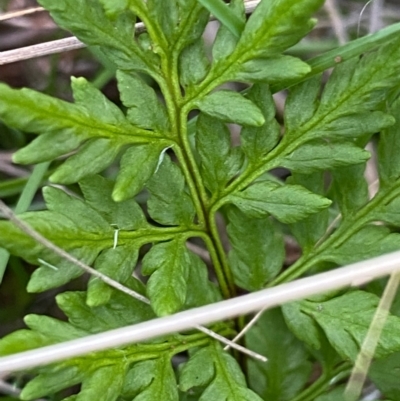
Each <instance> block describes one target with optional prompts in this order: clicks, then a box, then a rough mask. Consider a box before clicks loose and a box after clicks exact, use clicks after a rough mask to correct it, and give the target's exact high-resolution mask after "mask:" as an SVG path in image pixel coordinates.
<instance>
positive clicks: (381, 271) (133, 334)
mask: <svg viewBox="0 0 400 401" xmlns="http://www.w3.org/2000/svg"><path fill="white" fill-rule="evenodd" d="M399 266H400V251H398V252H392V253H390V254H387V255H383V256H378V257H376V258H372V259H369V260H366V261H362V262H357V263H353V264H351V265H348V266H345V267H341V268H338V269H335V270H332V271H328V272H325V273H320V274H317V275H314V276H312V277H305V278H302V279H298V280H294V281H292V282H290V283H285V284H281V285H279V286H276V287H273V288H268V289H265V290H262V291H257V292H253V293H251V294H247V295H243V296H240V297H236V298H232V299H228V300H225V301H220V302H217V303H214V304H211V305H206V306H202V307H199V308H195V309H191V310H188V311H184V312H179V313H176V314H174V315H172V316H166V317H162V318H157V319H153V320H149V321H146V322H142V323H138V324H135V325H132V326H127V327H122V328H119V329H115V330H110V331H107V332H103V333H99V334H93V335H90V336H87V337H83V338H79V339H76V340H71V341H67V342H64V343H61V344H54V345H49V346H46V347H43V348H39V349H35V350H31V351H25V352H21V353H18V354H15V355H9V356H5V357H0V375H1V374H2V373H3V372H7V373H9V372H13V371H18V370H26V369H30V368H33V367H37V366H43V365H48V364H50V363H54V362H57V361H62V360H64V359H69V358H73V357H78V356H82V355H86V354H88V353H90V352H96V351H102V350H105V349H109V348H116V347H120V346H124V345H127V344H135V343H138V342H141V341H148V340H151V339H152V338H156V337H160V336H163V335H167V334H171V333H177V332H182V331H185V330H190V329H193V328H194V327H195V326H196V325H199V324H201V325H205V324H211V323H214V322H220V321H224V320H228V319H232V318H234V317H237V316H243V315H246V314H249V313H253V312H257V311H259V310H260V309H263V308H265V309H267V308H272V307H276V306H279V305H282V304H284V303H287V302H292V301H298V300H300V299H305V298H308V297H310V296H312V295H317V294H323V293H326V292H328V291H331V290H336V289H339V288H344V287H348V286H357V285H358V283H359V282H360V280H361V279H363V282H364V284H365V283H368V282H370V281H373V280H375V279H377V278H379V277H384V276H387V275H389V274H392V273H395V272H399Z"/></svg>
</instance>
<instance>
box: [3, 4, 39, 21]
mask: <svg viewBox="0 0 400 401" xmlns="http://www.w3.org/2000/svg"><path fill="white" fill-rule="evenodd" d="M41 11H45V9H44V8H43V7H31V8H26V9H25V10H18V11H10V12H8V13H3V14H0V21H6V20H9V19H12V18H18V17H23V16H25V15H29V14H34V13H38V12H41Z"/></svg>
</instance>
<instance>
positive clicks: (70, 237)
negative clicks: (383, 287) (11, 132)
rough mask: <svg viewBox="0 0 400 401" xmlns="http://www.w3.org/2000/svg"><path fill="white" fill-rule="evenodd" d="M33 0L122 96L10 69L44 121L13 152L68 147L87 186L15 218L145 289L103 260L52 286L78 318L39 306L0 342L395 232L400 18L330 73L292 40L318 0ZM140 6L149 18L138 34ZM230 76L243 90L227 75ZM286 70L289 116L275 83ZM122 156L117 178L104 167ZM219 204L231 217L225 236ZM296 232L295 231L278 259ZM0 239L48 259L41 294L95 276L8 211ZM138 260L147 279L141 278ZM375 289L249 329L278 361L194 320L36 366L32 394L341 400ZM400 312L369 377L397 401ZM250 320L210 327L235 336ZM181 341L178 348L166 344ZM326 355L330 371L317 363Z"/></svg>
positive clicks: (62, 151) (195, 291) (27, 391)
mask: <svg viewBox="0 0 400 401" xmlns="http://www.w3.org/2000/svg"><path fill="white" fill-rule="evenodd" d="M39 3H40V4H41V5H42V6H44V7H45V8H47V9H48V10H49V11H50V13H51V15H52V17H53V18H54V20H55V21H56V22H57V24H58V25H59V26H61V27H62V28H65V29H66V30H68V31H70V32H72V33H73V34H74V35H76V36H77V37H78V38H79V39H80V40H82V41H83V42H85V43H86V44H87V45H89V46H93V47H96V49H97V51H98V52H99V53H100V54H102V55H103V57H104V58H106V59H108V60H109V61H110V62H112V63H114V64H115V67H116V68H117V81H118V88H119V92H120V99H121V102H122V105H123V108H122V109H120V108H119V107H117V106H116V105H115V104H114V103H112V102H110V101H109V100H108V99H107V98H106V97H105V96H104V95H103V94H102V93H101V92H100V91H99V90H98V89H96V88H95V87H94V86H92V85H91V84H90V83H89V82H87V81H86V80H85V79H83V78H73V79H72V90H73V95H74V100H75V101H74V103H69V102H65V101H61V100H59V99H56V98H52V97H49V96H47V95H44V94H41V93H38V92H35V91H33V90H29V89H21V90H15V89H12V88H10V87H8V86H6V85H4V84H0V94H1V96H0V118H1V120H2V121H3V122H4V123H5V124H6V125H8V126H10V127H12V128H15V129H18V130H21V131H25V132H30V133H33V134H36V135H37V137H36V138H35V139H34V140H33V141H32V142H30V143H29V144H28V145H27V146H26V147H24V148H22V149H20V150H19V151H18V152H17V153H16V154H15V155H14V160H15V162H17V163H22V164H36V163H40V162H46V161H52V160H54V159H55V158H57V157H59V156H64V157H65V161H64V162H63V163H62V164H61V165H60V166H59V167H58V168H57V169H56V170H55V171H53V172H52V175H51V176H50V181H51V182H53V183H57V184H63V185H65V186H66V185H69V184H75V183H77V184H78V185H79V191H78V190H77V188H78V187H77V186H74V187H73V188H74V190H75V191H76V193H77V195H76V196H73V195H71V193H70V192H68V193H67V192H65V191H63V190H62V189H60V188H59V187H57V188H55V187H51V186H49V187H45V188H44V189H43V196H44V199H45V202H46V205H47V210H45V211H37V212H29V213H25V214H22V215H21V216H20V217H21V219H23V220H25V221H26V222H27V223H29V224H30V225H31V226H32V227H34V228H35V229H36V230H37V231H38V232H40V233H41V234H42V235H43V236H45V237H46V238H48V239H49V240H50V241H52V242H53V243H54V244H56V245H58V246H59V247H61V248H63V249H65V250H66V251H68V252H69V253H70V254H72V255H74V256H75V257H76V258H78V259H80V260H81V261H83V262H85V263H86V264H89V265H92V266H94V268H95V269H97V270H99V271H101V272H102V273H104V274H106V275H107V276H109V277H111V278H113V279H114V280H116V281H118V282H120V283H122V284H123V285H125V286H126V287H129V288H131V289H132V290H134V291H136V292H138V293H140V294H143V295H145V296H146V297H147V298H148V299H149V300H150V304H144V303H142V302H140V301H139V300H137V299H134V298H131V297H129V296H128V295H126V294H124V293H121V292H118V291H117V290H115V289H114V288H111V287H109V286H108V285H107V284H105V283H104V282H102V281H100V280H98V279H94V278H92V279H90V280H89V282H88V286H87V290H86V291H81V292H66V293H62V294H59V295H58V296H57V304H58V306H59V307H60V309H61V310H62V311H63V312H64V313H65V315H66V316H67V318H68V321H67V322H65V321H61V320H57V319H55V318H50V317H46V316H39V315H28V316H26V318H25V323H26V325H27V326H28V329H25V330H19V331H17V332H14V333H12V334H10V335H8V336H6V337H5V338H4V339H2V340H1V341H0V354H1V355H8V354H13V353H15V352H19V351H24V350H28V349H34V348H37V347H41V346H44V345H48V344H54V343H57V342H61V341H66V340H70V339H76V338H80V337H83V336H86V335H88V334H91V333H98V332H102V331H105V330H109V329H113V328H117V327H123V326H126V325H129V324H134V323H138V322H143V321H146V320H149V319H152V318H154V317H156V316H165V315H169V314H173V313H175V312H178V311H181V310H185V309H189V308H192V307H196V306H201V305H205V304H209V303H213V302H217V301H218V300H221V299H223V298H231V297H234V296H236V294H237V293H238V289H239V291H240V292H243V291H256V290H259V289H262V288H264V287H266V286H273V285H277V284H280V283H284V282H288V281H291V280H294V279H296V278H298V277H300V276H302V275H305V274H313V273H315V272H319V271H324V270H327V269H332V268H334V267H335V266H340V265H344V264H347V263H351V262H354V261H358V260H362V259H367V258H370V257H373V256H377V255H380V254H383V253H385V252H390V251H394V250H398V249H399V248H400V235H399V234H398V233H397V231H398V227H400V212H399V210H400V197H399V195H400V100H399V97H398V94H399V89H400V73H399V71H400V39H399V36H398V35H397V38H396V37H395V38H394V39H392V38H391V37H388V39H387V40H386V41H385V43H384V44H383V45H382V44H381V45H380V46H379V49H378V50H374V49H372V48H373V47H374V46H373V45H374V42H373V41H372V42H371V44H370V45H371V46H370V48H369V49H367V50H371V51H370V52H367V53H365V54H363V55H362V56H361V54H360V53H361V52H364V51H365V50H366V48H365V46H364V47H363V46H361V45H360V47H357V46H356V45H354V46H353V45H352V44H350V45H349V46H348V47H347V48H346V49H347V50H346V51H347V53H343V54H346V55H347V54H348V55H349V57H343V59H342V60H341V59H336V64H337V65H336V67H335V68H334V71H333V73H332V74H331V76H330V78H329V80H328V81H327V82H324V83H322V78H321V75H320V74H319V73H320V72H321V71H322V69H321V65H322V64H318V63H315V64H316V65H317V64H318V65H317V67H315V69H312V68H311V66H312V63H310V65H311V66H310V65H309V64H307V63H306V62H304V61H302V60H300V59H298V58H295V57H292V56H288V55H285V54H284V52H285V51H286V50H287V49H288V48H290V47H291V46H293V45H294V44H296V43H297V42H299V41H300V40H301V39H302V38H303V37H304V36H305V35H307V33H308V32H309V31H310V30H311V29H312V28H313V26H314V24H315V20H313V19H312V18H311V17H312V15H313V14H314V13H315V12H316V11H317V10H318V9H319V8H320V7H321V5H322V3H323V1H322V0H263V1H261V3H260V4H259V6H258V7H257V8H256V10H255V11H254V13H253V14H252V15H251V16H249V17H248V18H246V16H245V10H244V3H243V0H232V1H231V2H230V5H229V12H227V13H224V7H222V8H221V7H216V8H215V9H214V8H213V4H214V5H217V6H218V2H213V1H205V0H204V1H197V0H175V1H166V0H147V1H146V2H145V1H142V0H119V1H116V0H57V1H54V0H39ZM220 6H221V4H220ZM210 10H212V11H213V13H214V14H215V15H217V16H219V15H221V18H220V20H221V21H222V24H221V27H220V28H219V30H218V34H217V36H216V39H215V41H214V43H213V45H212V49H211V53H210V54H209V53H208V52H207V50H206V47H205V44H204V41H203V38H202V34H203V32H204V29H205V26H206V24H207V22H208V20H209V17H210ZM227 10H228V9H226V7H225V11H227ZM221 13H222V14H221ZM137 20H140V21H142V22H143V23H144V25H145V28H146V31H140V32H136V33H135V23H136V22H137ZM380 40H381V39H380ZM381 42H382V40H381ZM381 42H379V43H381ZM355 43H356V42H355ZM363 43H364V42H363ZM377 43H378V41H377V42H376V43H375V45H376V44H377ZM350 50H351V51H350ZM337 55H340V50H339V51H338V53H337ZM326 62H328V64H325V65H326V67H324V68H328V67H329V66H332V65H334V64H335V61H334V58H333V57H330V56H329V57H328V58H327V59H326V60H325V63H326ZM318 68H319V70H318ZM228 82H242V83H245V84H248V85H249V89H248V90H247V91H246V92H245V93H238V92H235V91H233V90H229V89H226V86H225V87H224V88H225V89H220V88H221V85H224V84H226V83H228ZM287 87H288V88H289V95H288V98H287V101H286V105H285V109H284V116H283V121H280V122H278V121H277V120H276V117H275V115H276V112H275V104H274V100H273V97H272V93H273V92H274V91H275V89H276V88H287ZM154 88H156V89H154ZM160 94H161V95H162V96H160ZM192 111H197V112H198V113H197V114H194V113H191V112H192ZM193 115H196V117H194V118H192V116H193ZM227 123H235V124H238V125H239V126H240V127H241V131H240V145H238V144H237V145H235V146H233V145H232V141H231V134H230V131H229V129H228V126H227ZM377 133H379V136H377V138H376V141H379V150H378V159H379V160H378V163H379V178H380V188H379V191H378V193H377V194H376V196H375V197H374V198H373V199H370V198H369V196H368V187H367V183H366V180H365V178H364V171H365V165H366V161H367V160H368V159H369V157H370V154H369V152H367V151H365V150H364V147H365V145H366V144H367V143H368V142H369V141H370V139H371V137H372V135H374V134H377ZM116 161H118V162H119V169H118V173H117V174H116V175H115V178H114V179H111V178H109V177H105V176H104V175H103V176H102V175H100V174H101V173H102V172H103V171H104V170H105V169H107V168H108V167H109V166H110V165H111V164H113V163H115V162H116ZM277 167H284V168H286V169H288V171H290V173H291V174H290V177H289V178H287V179H286V180H281V179H278V178H276V177H274V176H273V175H271V174H269V172H270V171H271V170H273V169H275V168H277ZM143 194H147V196H142V195H143ZM137 195H140V196H139V197H137ZM217 213H219V214H220V216H222V217H223V220H224V222H225V224H226V228H227V234H228V238H229V242H230V250H229V252H226V251H225V248H224V246H223V241H222V238H221V230H219V229H218V227H217V224H216V214H217ZM339 214H340V216H341V218H340V219H335V221H336V223H335V224H334V226H332V224H331V223H332V221H333V220H334V218H335V217H337V216H338V215H339ZM377 221H379V222H383V223H385V224H379V225H377V224H374V223H375V222H377ZM330 226H331V227H330ZM116 230H118V236H117V240H116V237H115V234H116ZM284 234H285V235H291V236H293V237H294V238H295V239H296V241H297V242H298V244H299V245H300V247H301V249H302V254H301V257H300V258H299V259H298V260H297V261H296V262H295V263H294V264H293V265H291V266H289V267H288V268H285V269H284V268H283V265H284V259H285V250H284ZM192 239H196V240H199V239H200V240H201V241H202V243H203V244H204V245H205V246H206V248H207V250H208V252H209V255H210V259H211V262H210V265H211V269H210V266H206V264H205V262H204V261H203V260H202V259H201V258H200V257H199V256H198V255H196V254H195V253H193V251H192V250H190V249H192V248H188V247H187V243H188V241H189V240H192ZM0 245H1V246H2V247H4V248H6V249H7V250H8V251H9V252H11V253H12V254H14V255H17V256H19V257H21V258H23V259H25V260H26V261H28V262H29V263H31V264H33V265H39V266H38V268H37V269H36V270H35V271H34V272H33V274H32V276H31V278H30V281H29V284H28V291H30V292H42V291H46V290H48V289H52V288H56V287H59V286H62V285H64V284H65V283H68V282H69V281H71V280H73V279H75V278H77V277H79V276H80V275H82V274H83V271H82V270H81V269H80V268H79V267H77V266H75V265H74V264H72V263H70V262H68V261H66V260H63V259H62V258H60V257H59V256H57V255H55V254H54V253H52V252H51V251H49V250H48V249H46V248H45V247H43V246H42V245H41V244H39V243H37V242H36V241H35V240H34V239H32V238H30V237H28V236H27V235H26V234H24V233H22V232H21V231H20V230H19V229H18V228H16V227H15V226H14V225H13V224H12V223H9V222H6V221H1V222H0ZM145 245H146V248H143V246H145ZM143 249H146V250H147V253H145V252H144V251H143ZM143 255H144V256H143ZM52 266H53V267H52ZM136 266H140V273H141V274H142V275H143V276H146V277H147V280H145V281H146V285H145V284H143V283H142V282H141V281H139V279H137V278H134V277H133V276H132V273H133V271H134V269H135V268H136ZM54 267H55V268H54ZM210 271H211V274H210ZM378 295H379V294H378ZM378 295H376V294H375V293H373V292H372V291H371V292H368V288H367V289H363V290H343V291H340V292H335V293H331V294H327V295H324V296H320V297H314V298H312V299H307V300H303V301H301V302H296V303H292V304H289V305H285V306H284V307H283V308H281V309H279V310H278V309H275V310H271V311H267V312H266V313H265V314H264V315H263V316H262V317H261V319H260V320H259V321H258V323H257V324H256V325H255V327H254V328H253V329H252V330H251V331H250V332H249V333H248V334H247V335H246V338H245V345H246V346H247V347H248V348H250V349H253V350H255V351H257V352H259V353H260V354H263V355H265V356H267V357H268V359H269V361H268V362H267V363H263V362H259V361H255V360H246V358H245V357H240V356H238V355H237V354H235V353H230V352H226V351H224V350H223V349H222V347H221V345H220V344H219V343H217V342H216V341H215V340H213V339H211V338H210V337H208V336H206V335H205V334H203V333H199V332H196V331H193V332H191V333H186V334H176V335H171V336H168V337H164V338H162V339H159V340H157V341H153V342H146V343H144V344H135V345H131V346H127V347H124V348H121V349H113V350H109V351H103V352H98V353H92V354H90V355H88V356H84V357H79V358H74V359H70V360H67V361H64V362H61V363H56V364H53V365H52V366H49V367H45V368H40V369H37V371H35V373H37V375H36V376H35V377H34V378H33V379H32V380H31V381H30V382H29V383H28V384H27V385H26V386H25V388H24V389H23V392H22V395H21V398H22V399H24V400H33V399H36V398H38V397H44V396H47V395H52V394H57V393H58V392H60V391H61V390H63V389H66V388H69V387H71V386H73V385H76V384H81V387H80V391H79V393H78V394H77V395H73V396H69V397H67V398H65V400H68V401H73V400H76V401H93V400H101V401H114V400H135V401H154V400H163V401H176V400H186V401H191V400H193V401H194V400H204V401H208V400H216V401H217V400H218V401H224V400H226V401H242V400H248V401H250V400H251V401H256V400H266V401H312V400H315V399H316V400H318V401H323V400H337V399H339V398H340V394H341V392H342V387H341V386H340V385H341V384H342V383H341V380H343V379H346V378H347V377H348V375H349V370H350V368H351V366H352V362H353V361H354V360H355V358H356V356H357V352H358V351H359V348H360V344H361V343H362V340H363V338H364V336H365V334H366V332H367V329H368V326H369V324H370V322H371V319H372V316H373V313H374V311H375V309H376V306H377V303H378V301H379V297H378ZM399 316H400V309H398V308H395V309H394V310H393V314H392V315H390V317H389V319H388V322H387V324H386V326H385V328H384V330H383V334H382V336H381V338H380V341H379V344H378V348H377V351H376V355H375V358H376V362H375V364H374V365H373V367H372V371H371V376H370V378H371V380H372V381H373V383H374V384H375V385H376V386H377V387H378V388H379V389H380V390H382V392H383V393H384V394H385V396H386V397H389V398H390V399H391V400H392V401H396V400H400V386H399V385H398V382H399V381H398V377H397V378H394V377H393V374H394V373H393V372H398V369H399V368H400V357H399V355H400V336H399V333H400V317H399ZM242 324H243V322H241V321H238V322H226V323H220V324H216V325H214V326H212V327H211V328H212V329H213V330H214V331H216V332H218V333H219V334H222V335H225V336H227V337H233V336H234V335H235V334H236V333H237V330H239V329H240V327H241V325H242ZM182 352H186V354H185V355H186V356H187V357H186V358H185V361H184V362H181V363H179V362H180V361H182V358H181V359H177V358H175V359H174V360H173V361H172V359H173V358H174V356H175V355H177V354H178V353H182ZM238 361H239V362H240V363H239V362H238ZM172 362H173V363H172ZM317 367H318V371H319V372H321V373H320V375H319V376H318V377H317V378H315V370H316V369H317ZM313 370H314V374H312V371H313ZM382 372H386V373H385V374H383V373H382ZM61 398H62V397H61ZM58 399H60V398H58Z"/></svg>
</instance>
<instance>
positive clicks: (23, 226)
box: [0, 200, 149, 304]
mask: <svg viewBox="0 0 400 401" xmlns="http://www.w3.org/2000/svg"><path fill="white" fill-rule="evenodd" d="M0 211H1V212H2V213H3V214H4V216H5V217H6V218H7V219H8V220H10V221H11V222H12V223H13V224H15V226H16V227H18V228H19V229H20V230H21V231H22V232H24V233H25V234H27V235H29V236H30V237H31V238H33V239H34V240H35V241H36V242H38V243H39V244H40V245H42V246H44V247H45V248H47V249H49V250H51V251H52V252H54V253H55V254H56V255H58V256H61V257H62V258H63V259H65V260H67V261H68V262H71V263H73V264H75V265H76V266H78V267H80V268H81V269H82V270H84V271H85V272H87V273H89V274H91V275H92V276H95V277H97V278H99V279H100V280H102V281H104V282H105V283H106V284H108V285H109V286H111V287H113V288H115V289H117V290H119V291H121V292H123V293H125V294H128V295H130V296H131V297H133V298H136V299H138V300H139V301H142V302H144V303H147V304H148V303H149V300H148V299H147V298H146V297H144V296H143V295H141V294H139V293H137V292H136V291H133V290H131V289H130V288H128V287H125V286H123V285H122V284H121V283H119V282H118V281H115V280H113V279H112V278H110V277H108V276H106V275H104V274H103V273H100V272H99V271H97V270H95V269H93V268H92V267H90V266H88V265H87V264H85V263H83V262H82V261H80V260H79V259H77V258H75V257H74V256H72V255H70V254H69V253H68V252H66V251H64V249H62V248H60V247H58V246H57V245H55V244H53V243H52V242H51V241H49V240H48V239H47V238H45V237H43V235H42V234H40V233H39V232H37V231H36V230H35V229H33V228H32V227H31V226H30V225H29V224H27V223H25V222H24V221H22V220H21V219H20V218H18V217H17V216H16V215H15V214H14V212H13V211H12V210H11V209H10V208H9V207H8V206H7V205H6V204H5V203H4V202H3V201H2V200H0Z"/></svg>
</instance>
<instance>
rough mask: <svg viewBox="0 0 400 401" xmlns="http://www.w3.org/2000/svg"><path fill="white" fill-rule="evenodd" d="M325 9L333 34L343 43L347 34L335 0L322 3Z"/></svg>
mask: <svg viewBox="0 0 400 401" xmlns="http://www.w3.org/2000/svg"><path fill="white" fill-rule="evenodd" d="M324 7H325V10H326V12H327V14H328V16H329V19H330V21H331V24H332V27H333V30H334V31H335V35H336V37H337V38H338V41H339V44H341V45H344V44H345V43H347V42H348V40H349V36H348V35H347V31H346V27H345V24H344V23H343V20H342V18H341V16H340V12H339V9H338V6H337V4H336V0H326V1H325V4H324Z"/></svg>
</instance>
